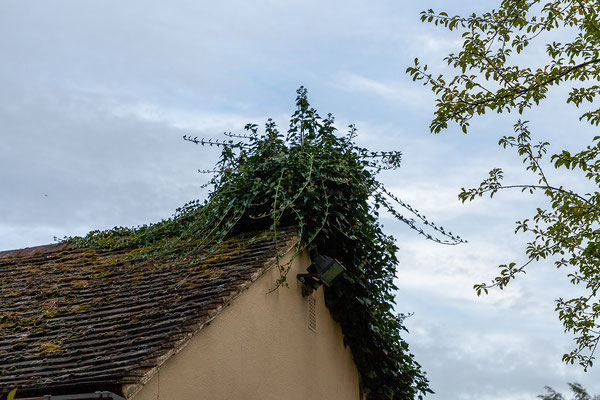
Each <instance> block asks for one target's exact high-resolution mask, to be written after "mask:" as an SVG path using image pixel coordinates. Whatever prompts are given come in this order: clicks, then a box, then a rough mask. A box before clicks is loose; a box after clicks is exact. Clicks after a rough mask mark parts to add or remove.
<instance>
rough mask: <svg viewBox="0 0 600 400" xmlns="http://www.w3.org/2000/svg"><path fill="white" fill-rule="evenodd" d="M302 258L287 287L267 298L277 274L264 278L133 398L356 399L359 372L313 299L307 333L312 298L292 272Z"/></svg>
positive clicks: (319, 296) (304, 260)
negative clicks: (312, 318) (304, 293)
mask: <svg viewBox="0 0 600 400" xmlns="http://www.w3.org/2000/svg"><path fill="white" fill-rule="evenodd" d="M308 263H309V259H308V257H307V256H306V254H303V255H301V256H298V257H296V258H295V259H294V261H293V263H292V266H291V270H290V272H289V275H288V283H289V288H286V287H281V288H279V289H277V290H276V291H274V292H272V293H268V292H269V291H270V290H271V289H272V288H273V287H274V285H275V281H276V280H277V278H278V277H279V273H278V271H277V268H272V269H271V270H270V271H268V272H267V273H265V274H264V275H263V276H261V277H260V278H259V279H258V280H257V281H256V282H255V283H254V284H253V285H252V286H250V288H248V289H247V290H246V291H245V292H243V293H242V294H241V295H240V296H239V297H238V298H237V299H235V300H234V301H233V302H232V304H231V305H229V306H228V307H226V308H225V309H224V310H223V311H222V312H221V314H220V315H218V316H217V317H216V319H214V320H213V322H212V323H211V324H210V325H209V326H207V327H205V328H203V329H202V330H201V331H200V332H199V333H198V334H197V335H196V336H194V337H193V338H192V339H191V340H190V342H189V344H188V345H187V346H186V347H185V348H184V349H183V350H182V351H181V352H180V353H178V354H175V355H174V356H172V357H171V358H170V359H169V360H167V361H166V362H165V364H164V365H163V366H162V367H161V368H160V369H159V372H158V373H157V374H156V375H155V376H154V377H153V378H152V379H151V380H150V381H149V382H148V383H147V384H146V385H144V387H143V388H142V390H141V391H140V392H139V393H138V394H137V395H136V396H135V397H134V399H135V400H158V399H162V400H170V399H173V400H192V399H193V400H199V399H208V400H221V399H222V400H225V399H226V400H232V399H244V400H252V399H256V400H271V399H273V400H283V399H285V400H295V399H298V400H300V399H302V400H310V399H318V400H326V399H331V400H346V399H349V400H352V399H356V400H358V399H360V394H359V388H358V372H357V370H356V367H355V365H354V363H353V361H352V355H351V353H350V350H349V349H348V348H344V345H343V341H342V333H341V329H340V327H339V326H338V325H337V324H336V323H335V322H334V321H333V320H332V319H331V316H330V315H329V311H328V310H327V308H326V306H325V301H324V298H323V289H322V288H320V289H319V290H318V291H317V292H315V293H313V295H312V296H313V297H314V299H315V300H316V301H315V304H316V308H315V311H316V313H315V315H316V325H317V327H316V332H315V331H313V330H311V329H309V301H310V300H309V298H303V297H302V293H301V287H300V283H299V282H298V281H297V279H296V274H297V273H302V272H305V271H306V267H307V266H308Z"/></svg>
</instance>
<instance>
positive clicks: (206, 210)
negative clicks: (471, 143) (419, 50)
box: [68, 87, 463, 399]
mask: <svg viewBox="0 0 600 400" xmlns="http://www.w3.org/2000/svg"><path fill="white" fill-rule="evenodd" d="M296 106H297V109H296V111H295V113H294V114H293V115H292V116H291V119H290V125H289V128H288V130H287V132H286V134H282V133H281V132H280V131H279V129H278V127H277V126H276V124H275V123H274V122H273V121H272V120H270V119H269V120H268V121H267V123H266V124H265V127H264V131H263V132H259V127H258V125H256V124H248V125H246V126H245V133H244V134H242V135H237V134H231V133H228V134H226V138H225V139H224V140H214V139H198V138H195V137H188V136H185V137H184V139H185V140H187V141H190V142H192V143H195V144H199V145H203V146H209V147H214V146H216V147H218V148H220V149H221V156H220V158H219V161H218V162H217V164H216V166H215V168H214V169H213V170H210V171H202V172H204V173H211V174H212V177H211V178H210V180H209V182H208V184H207V185H210V186H212V187H213V189H212V191H211V192H210V194H209V196H208V198H207V199H206V200H205V201H204V202H199V201H195V202H191V203H189V204H187V205H185V206H184V207H182V208H181V209H179V210H177V212H176V214H175V215H174V216H173V217H172V218H169V219H167V220H164V221H161V222H160V223H157V224H152V225H145V226H141V227H137V228H115V229H112V230H110V231H94V232H90V233H89V234H88V235H87V236H86V237H83V238H68V239H69V240H72V241H75V242H77V243H79V244H81V245H86V246H100V247H108V248H115V247H123V246H126V247H137V248H141V249H144V250H143V251H141V252H140V253H138V254H139V255H140V256H143V257H156V256H157V255H160V256H161V257H164V256H165V255H171V256H173V257H175V256H178V257H184V256H185V254H186V252H188V251H190V250H189V249H190V247H193V249H194V250H196V249H198V248H200V247H202V248H206V249H207V251H210V250H211V249H212V248H214V247H215V246H216V245H218V243H220V242H221V241H222V240H224V239H225V238H226V237H227V236H229V235H232V234H237V233H243V232H247V231H250V230H262V231H264V232H266V233H265V234H270V235H272V236H273V237H274V239H275V242H277V237H278V230H279V229H281V228H282V227H289V226H295V227H297V232H298V236H299V237H300V239H301V240H300V241H299V243H298V245H297V248H296V253H297V252H299V251H301V250H303V249H307V250H309V251H310V252H311V254H316V253H319V252H322V253H325V254H327V255H329V256H331V257H335V258H337V259H339V260H340V261H341V262H342V263H343V264H344V265H345V266H346V268H347V271H346V273H345V274H344V275H343V277H342V278H339V279H337V280H336V282H335V284H334V285H333V286H332V287H329V288H326V289H325V299H326V303H327V306H328V307H329V310H330V312H331V315H332V316H333V318H334V319H335V320H336V321H337V322H339V323H340V325H341V327H342V331H343V333H344V340H345V343H346V344H347V345H348V346H349V347H350V349H351V351H352V354H353V357H354V360H355V363H356V365H357V368H358V370H359V372H360V376H361V387H362V389H363V391H364V392H365V394H366V396H367V398H368V399H411V398H422V397H423V395H424V394H426V393H428V392H431V390H430V389H429V386H428V381H427V378H426V377H425V374H424V372H423V371H422V370H421V367H420V365H419V364H418V363H417V362H416V361H415V360H414V356H413V355H412V354H411V353H410V351H409V348H408V344H407V343H406V342H405V341H404V340H403V338H402V336H401V334H402V332H403V331H406V328H405V327H404V325H403V320H404V318H405V315H397V314H395V312H394V292H395V291H396V290H397V289H398V288H397V287H396V286H395V285H394V282H393V281H394V277H395V275H396V266H397V265H398V259H397V258H396V253H397V251H398V248H397V246H396V244H395V241H394V239H393V238H392V237H391V236H389V235H386V234H384V233H383V231H382V229H381V225H380V223H379V212H380V210H385V211H386V212H389V213H391V214H392V215H393V216H394V217H396V218H397V219H398V220H400V221H402V222H403V223H405V224H407V225H408V226H409V227H410V228H411V229H413V230H415V231H416V232H417V233H418V234H420V235H423V236H424V237H425V238H427V239H429V240H432V241H435V242H438V243H442V244H451V245H452V244H457V243H460V242H462V241H463V240H462V239H461V238H460V237H458V236H456V235H453V234H452V233H451V232H446V231H445V230H444V229H443V228H441V227H438V226H437V225H435V224H434V223H432V222H430V221H428V220H427V219H426V218H425V217H424V216H423V215H422V214H420V213H419V211H418V210H416V209H414V208H413V207H411V206H410V205H409V204H406V203H404V202H403V201H402V200H401V199H399V198H398V197H396V196H394V195H393V194H392V193H390V192H389V191H388V190H387V189H386V188H385V187H384V185H383V184H382V183H381V182H379V181H378V180H377V179H376V176H377V174H378V173H379V172H381V171H382V170H390V169H391V170H393V169H397V168H398V167H399V166H400V162H401V153H400V152H398V151H389V152H387V151H386V152H373V151H370V150H368V149H365V148H361V147H359V146H357V145H355V144H354V139H355V137H356V135H357V131H356V128H355V126H353V125H350V126H349V130H348V132H347V133H346V134H345V135H339V134H337V130H336V128H335V126H334V118H333V116H331V114H329V115H327V117H325V118H322V117H320V116H319V114H318V113H317V111H316V110H315V109H314V108H311V107H310V105H309V103H308V98H307V91H306V89H304V88H303V87H301V88H300V89H298V91H297V98H296ZM399 209H400V210H404V213H402V212H400V211H399ZM191 244H192V245H191ZM288 269H289V264H287V265H280V279H279V281H278V286H279V285H287V282H286V274H287V272H288Z"/></svg>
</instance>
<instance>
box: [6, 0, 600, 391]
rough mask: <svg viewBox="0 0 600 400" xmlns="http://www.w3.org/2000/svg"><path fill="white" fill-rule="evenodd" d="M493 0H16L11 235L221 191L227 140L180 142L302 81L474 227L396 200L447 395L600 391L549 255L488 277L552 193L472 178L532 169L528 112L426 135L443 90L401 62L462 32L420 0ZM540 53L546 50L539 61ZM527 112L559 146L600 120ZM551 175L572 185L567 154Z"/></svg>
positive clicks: (416, 318)
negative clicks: (211, 173)
mask: <svg viewBox="0 0 600 400" xmlns="http://www.w3.org/2000/svg"><path fill="white" fill-rule="evenodd" d="M495 5H496V2H495V1H491V0H485V1H481V2H477V4H474V2H466V1H459V0H453V1H438V0H423V1H420V2H407V1H384V0H381V1H376V2H364V1H356V0H345V1H337V0H332V1H327V2H317V1H313V0H303V1H296V0H289V1H276V0H256V1H252V2H248V1H239V0H224V1H221V2H208V1H204V0H194V1H192V0H171V1H169V2H158V1H153V0H144V1H141V0H129V1H127V2H123V1H114V0H102V1H99V0H88V1H80V0H69V1H67V0H48V1H44V2H39V1H29V0H0V54H1V57H2V61H1V62H0V88H2V89H1V90H0V127H1V129H2V133H1V139H2V140H0V182H1V183H2V187H3V190H0V250H3V249H15V248H22V247H27V246H34V245H39V244H46V243H52V242H53V241H54V240H55V239H54V238H61V237H64V236H73V235H84V234H85V233H87V232H88V231H90V230H93V229H107V228H111V227H113V226H136V225H140V224H144V223H150V222H156V221H159V220H160V219H162V218H167V217H169V216H170V215H171V214H172V213H173V212H174V211H175V209H176V208H177V207H179V206H182V205H183V204H185V203H186V202H188V201H190V200H193V199H198V198H200V199H202V198H204V197H205V196H206V194H207V191H206V189H203V188H201V185H202V184H203V183H205V181H206V180H207V178H208V177H207V176H204V175H202V174H199V173H198V172H197V170H198V169H203V168H211V167H212V166H213V164H214V162H215V161H216V158H217V156H218V154H217V153H216V152H214V150H213V151H211V150H210V149H206V148H201V147H198V146H195V145H193V144H191V143H188V142H185V141H183V140H182V136H183V135H192V136H199V137H212V138H218V137H220V135H221V134H222V132H241V131H242V128H243V126H244V125H245V124H246V123H249V122H252V123H258V124H262V123H264V122H265V121H266V119H267V118H269V117H271V118H273V119H274V120H275V122H277V123H278V124H279V125H280V126H282V127H285V126H286V125H287V121H288V118H289V115H291V113H292V112H293V111H294V99H295V95H296V93H295V91H296V89H297V88H298V87H299V86H301V85H304V86H305V87H306V88H307V89H308V91H309V100H310V101H311V104H312V105H313V106H315V107H316V108H317V109H318V110H319V112H320V113H321V114H322V115H325V114H327V113H328V112H331V113H332V114H333V115H334V116H335V117H336V121H337V126H338V127H339V129H340V130H341V131H343V130H344V129H345V128H344V127H346V126H347V125H348V124H350V123H354V124H356V126H357V128H358V133H359V136H358V138H357V141H358V143H359V144H360V145H364V146H367V147H369V148H370V149H372V150H392V149H393V150H401V151H402V152H403V166H402V168H401V169H400V170H398V171H394V172H393V173H386V174H384V175H382V180H383V181H384V183H385V184H386V185H387V187H388V188H389V189H391V190H392V191H393V193H395V194H396V195H398V196H399V197H400V198H401V199H403V200H404V201H406V202H408V203H410V204H412V205H413V206H414V207H416V208H417V209H419V210H420V211H421V212H422V213H424V214H425V215H427V217H428V218H430V219H431V220H433V221H435V222H436V223H438V224H441V225H443V226H444V227H446V228H448V229H450V230H451V231H452V232H454V233H457V234H459V235H461V236H462V237H464V238H465V239H467V240H468V243H467V244H463V245H460V246H442V245H438V244H435V243H432V242H430V241H426V240H424V239H423V238H422V237H420V236H418V235H416V234H415V233H414V231H411V230H410V229H408V228H407V227H406V226H404V225H402V224H401V223H399V222H396V221H394V220H393V219H391V218H389V217H386V216H384V219H383V223H384V225H385V230H386V232H388V233H390V234H393V235H394V236H395V237H396V238H397V240H398V245H399V248H400V250H399V253H398V257H399V259H400V266H399V269H398V275H397V280H396V283H397V285H398V287H399V291H398V293H397V296H396V302H397V310H398V312H404V313H414V314H413V315H412V316H411V317H410V318H408V319H407V320H406V325H407V327H408V329H409V330H410V333H408V334H407V335H406V340H407V341H408V343H409V344H410V346H411V350H412V352H413V353H414V354H415V357H416V359H417V361H418V362H419V363H420V364H421V365H422V366H423V368H424V370H425V371H426V372H427V374H428V377H429V379H430V381H431V387H432V389H433V390H434V391H435V392H436V393H435V394H434V395H430V396H428V397H427V398H428V399H434V400H442V399H444V400H446V399H449V400H454V399H456V400H470V399H479V400H485V399H494V400H496V399H497V400H521V399H532V398H535V396H536V395H537V394H540V393H542V392H543V391H544V390H543V387H544V386H545V385H550V386H552V387H554V388H555V389H558V390H566V389H565V388H566V383H567V382H580V383H581V384H582V385H583V386H585V387H587V388H589V390H590V392H592V393H600V379H599V378H600V370H598V367H593V368H592V369H591V370H590V371H588V372H587V373H584V372H583V371H582V369H581V368H580V367H578V366H571V365H568V366H567V365H565V364H564V363H562V361H561V357H562V354H563V353H565V352H567V351H569V350H570V349H571V347H572V345H573V342H572V340H573V337H572V336H570V335H569V334H565V333H563V328H562V326H561V324H560V321H558V317H557V315H556V313H555V312H554V311H553V310H554V299H556V298H558V297H560V296H569V295H574V294H576V293H578V292H577V290H578V289H577V288H575V287H571V286H570V285H569V283H568V281H567V279H566V278H565V276H566V274H565V272H563V271H560V270H556V269H555V268H554V267H553V266H552V264H551V262H540V263H537V264H534V265H531V268H530V269H529V270H528V273H527V275H526V276H522V277H520V278H519V279H518V280H516V281H515V282H514V283H513V284H512V285H510V287H509V288H507V289H506V290H504V291H502V292H497V291H492V292H491V293H490V295H488V296H484V297H480V298H478V297H477V296H476V294H475V292H474V290H473V285H474V284H476V283H481V282H484V281H489V280H490V279H491V278H493V277H494V276H495V275H494V274H495V273H496V266H497V265H499V264H502V263H506V262H509V261H523V259H524V258H523V253H524V249H525V241H526V239H527V237H526V236H515V235H514V226H515V225H514V222H515V221H516V220H519V219H522V218H525V217H527V216H528V215H531V213H532V212H533V211H534V210H535V207H536V206H537V205H539V204H540V202H541V201H542V199H540V198H535V197H533V198H532V197H529V196H525V195H522V194H521V193H517V192H514V193H510V192H507V193H501V194H499V195H498V196H497V198H494V199H493V200H491V201H490V200H489V199H480V200H478V201H475V202H473V203H470V204H464V205H463V204H462V203H460V202H459V201H458V199H457V194H458V193H459V191H460V188H461V187H470V186H475V185H478V183H479V182H480V181H481V179H483V178H485V177H486V175H487V172H488V171H489V170H490V169H491V168H493V167H498V166H500V167H503V168H504V169H505V171H506V180H507V182H527V181H528V180H527V177H526V176H524V174H523V168H522V166H521V164H520V160H519V159H518V157H516V156H515V155H514V154H511V153H510V152H509V151H507V150H503V149H502V148H500V147H499V146H497V141H498V139H499V137H500V136H502V135H505V134H509V133H511V131H512V124H513V123H514V122H515V120H516V118H517V117H515V116H514V115H508V116H489V117H488V116H486V118H482V119H478V120H475V121H474V122H473V124H472V128H471V130H470V133H469V134H468V135H464V134H462V133H460V132H459V130H458V129H456V127H450V128H449V129H448V130H446V131H445V132H443V133H442V134H439V135H433V134H431V133H429V129H428V126H429V122H430V120H431V118H432V112H433V109H434V97H433V95H432V94H431V92H430V91H429V89H427V88H425V87H423V86H421V85H419V84H418V83H414V82H412V81H411V80H410V78H409V77H408V76H407V75H406V74H405V73H404V71H405V69H406V68H407V67H408V66H410V65H412V62H413V61H412V60H413V59H414V58H415V57H419V58H420V59H421V60H422V61H424V62H427V63H428V64H429V66H430V68H432V69H433V70H438V71H444V70H445V66H444V62H443V57H444V55H446V54H447V53H449V52H451V51H454V50H456V49H457V48H458V46H459V45H460V41H459V39H460V37H457V36H453V35H450V34H448V33H447V32H446V31H444V30H442V29H440V28H435V27H433V26H430V25H426V24H422V23H421V22H420V21H419V12H420V11H421V10H422V9H427V8H434V9H436V10H445V11H448V12H450V13H461V12H472V11H482V10H487V9H489V8H492V7H494V6H495ZM541 56H542V54H541V53H539V52H538V53H536V52H535V51H534V52H533V53H532V54H531V55H530V57H532V58H531V59H532V60H535V61H536V62H537V61H538V60H539V57H541ZM551 95H552V97H553V98H554V100H551V101H547V102H545V103H542V105H541V106H540V107H539V108H538V109H536V110H533V111H531V112H529V113H528V114H527V115H526V116H525V117H526V118H527V119H529V120H531V127H532V128H533V130H534V131H536V132H540V133H542V134H543V137H544V138H547V139H549V140H550V142H551V143H552V145H553V147H552V148H553V149H560V148H568V149H572V150H576V149H578V148H580V147H581V146H582V145H583V144H585V143H587V141H589V138H590V137H591V135H597V132H596V131H594V130H593V129H592V128H589V127H586V126H585V125H584V124H581V123H579V122H577V110H576V109H574V108H572V107H565V105H564V92H561V91H560V90H554V91H553V92H551ZM550 175H551V177H550V179H551V180H552V181H553V182H558V183H559V184H560V183H570V182H568V177H567V176H564V175H561V174H559V173H557V172H555V171H552V173H551V174H550Z"/></svg>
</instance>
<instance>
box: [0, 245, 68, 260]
mask: <svg viewBox="0 0 600 400" xmlns="http://www.w3.org/2000/svg"><path fill="white" fill-rule="evenodd" d="M76 248H77V245H76V244H75V243H66V242H65V243H51V244H42V245H39V246H32V247H24V248H22V249H15V250H3V251H0V258H8V257H24V256H36V255H41V254H49V253H57V252H61V251H65V250H73V249H76Z"/></svg>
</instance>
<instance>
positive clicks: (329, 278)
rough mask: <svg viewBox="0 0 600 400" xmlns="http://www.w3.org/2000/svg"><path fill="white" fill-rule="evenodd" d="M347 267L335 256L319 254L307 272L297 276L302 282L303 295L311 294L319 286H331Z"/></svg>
mask: <svg viewBox="0 0 600 400" xmlns="http://www.w3.org/2000/svg"><path fill="white" fill-rule="evenodd" d="M345 270H346V268H344V266H343V265H342V263H340V262H339V261H338V260H336V259H335V258H331V257H329V256H326V255H318V256H317V257H316V258H315V261H314V262H313V263H312V264H311V265H310V266H309V267H308V269H307V270H306V272H307V273H306V274H298V275H297V278H298V280H299V281H300V282H302V296H304V297H306V296H308V295H310V294H311V293H312V292H313V291H314V290H317V289H318V288H319V286H321V285H322V284H325V286H328V287H329V286H331V283H332V282H333V281H334V280H335V278H337V277H338V276H340V275H341V274H342V272H344V271H345Z"/></svg>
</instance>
